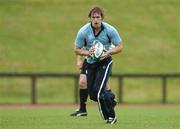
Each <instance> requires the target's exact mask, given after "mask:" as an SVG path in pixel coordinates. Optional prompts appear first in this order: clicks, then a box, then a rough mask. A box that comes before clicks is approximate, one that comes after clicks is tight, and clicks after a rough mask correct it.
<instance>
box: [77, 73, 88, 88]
mask: <svg viewBox="0 0 180 129" xmlns="http://www.w3.org/2000/svg"><path fill="white" fill-rule="evenodd" d="M79 88H80V89H87V79H86V75H82V74H81V75H80V78H79Z"/></svg>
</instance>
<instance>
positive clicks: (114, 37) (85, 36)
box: [75, 22, 122, 64]
mask: <svg viewBox="0 0 180 129" xmlns="http://www.w3.org/2000/svg"><path fill="white" fill-rule="evenodd" d="M96 40H97V41H99V42H101V43H102V44H103V46H104V49H106V50H109V48H110V47H111V45H112V44H113V45H114V46H117V45H119V44H120V43H121V42H122V39H121V37H120V35H119V33H118V31H117V30H116V29H115V28H114V27H113V26H111V25H110V24H108V23H106V22H102V25H101V31H100V32H99V33H98V34H97V35H95V33H94V28H93V26H92V25H91V23H87V24H86V25H84V26H83V27H82V28H80V30H79V31H78V33H77V36H76V39H75V47H77V48H83V49H85V50H89V49H90V48H91V47H92V46H93V45H94V44H93V43H94V41H96ZM86 59H87V62H88V63H90V64H92V63H95V62H97V60H94V59H93V58H92V57H91V56H87V57H86Z"/></svg>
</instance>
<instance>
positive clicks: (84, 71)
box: [81, 59, 88, 74]
mask: <svg viewBox="0 0 180 129" xmlns="http://www.w3.org/2000/svg"><path fill="white" fill-rule="evenodd" d="M87 65H88V63H87V61H86V59H84V62H83V66H82V68H81V74H86V70H87Z"/></svg>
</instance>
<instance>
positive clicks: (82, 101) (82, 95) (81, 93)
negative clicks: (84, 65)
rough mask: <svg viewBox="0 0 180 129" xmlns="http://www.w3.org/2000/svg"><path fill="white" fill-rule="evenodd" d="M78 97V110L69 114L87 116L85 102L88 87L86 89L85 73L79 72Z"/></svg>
mask: <svg viewBox="0 0 180 129" xmlns="http://www.w3.org/2000/svg"><path fill="white" fill-rule="evenodd" d="M79 97H80V107H79V109H78V110H76V111H75V112H73V113H72V114H70V115H71V116H87V110H86V102H87V98H88V89H87V78H86V75H85V74H80V77H79Z"/></svg>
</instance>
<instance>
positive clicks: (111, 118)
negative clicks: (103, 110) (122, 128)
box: [106, 117, 117, 124]
mask: <svg viewBox="0 0 180 129" xmlns="http://www.w3.org/2000/svg"><path fill="white" fill-rule="evenodd" d="M116 122H117V118H116V117H114V118H113V117H109V118H108V119H107V122H106V123H107V124H115V123H116Z"/></svg>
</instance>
